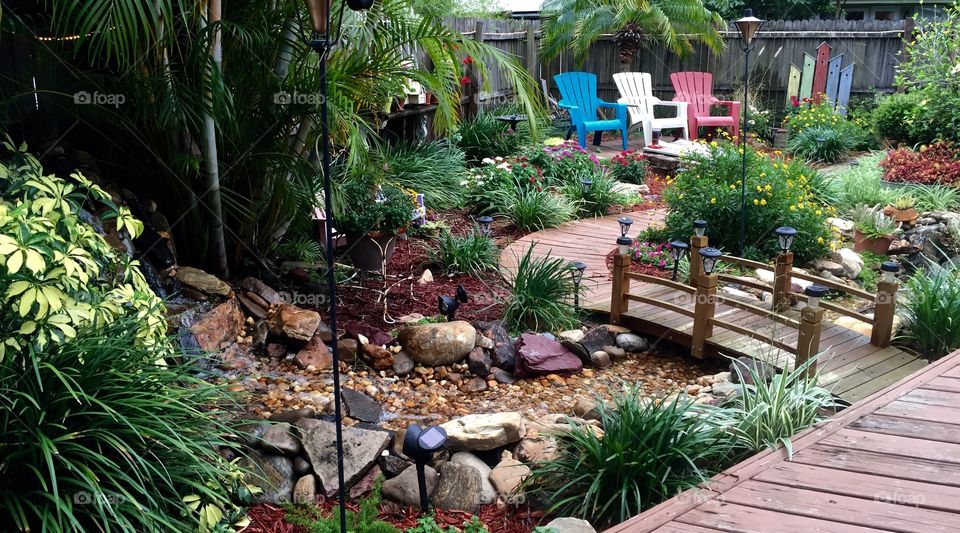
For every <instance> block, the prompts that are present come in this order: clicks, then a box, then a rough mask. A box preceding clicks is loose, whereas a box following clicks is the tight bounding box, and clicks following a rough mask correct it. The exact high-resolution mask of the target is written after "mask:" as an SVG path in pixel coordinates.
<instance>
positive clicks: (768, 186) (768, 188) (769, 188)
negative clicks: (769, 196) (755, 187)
mask: <svg viewBox="0 0 960 533" xmlns="http://www.w3.org/2000/svg"><path fill="white" fill-rule="evenodd" d="M763 188H764V189H766V190H768V191H772V190H773V187H772V186H771V185H770V184H769V183H768V184H766V185H764V186H763Z"/></svg>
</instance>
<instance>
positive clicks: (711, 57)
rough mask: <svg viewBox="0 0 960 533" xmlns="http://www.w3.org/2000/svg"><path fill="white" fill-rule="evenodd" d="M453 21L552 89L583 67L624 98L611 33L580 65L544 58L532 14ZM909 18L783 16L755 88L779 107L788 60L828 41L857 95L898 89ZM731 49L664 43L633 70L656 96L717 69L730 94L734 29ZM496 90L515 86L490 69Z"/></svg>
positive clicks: (736, 56)
mask: <svg viewBox="0 0 960 533" xmlns="http://www.w3.org/2000/svg"><path fill="white" fill-rule="evenodd" d="M447 24H448V25H449V26H450V27H452V28H455V29H457V30H459V31H461V32H463V33H464V34H466V35H468V36H471V37H473V38H475V39H476V38H479V39H482V40H483V41H485V42H487V43H489V44H492V45H494V46H496V47H497V48H500V49H501V50H504V51H507V52H509V53H511V54H513V55H515V56H517V57H518V59H519V60H520V62H521V63H522V64H524V65H525V66H526V67H527V69H528V70H529V71H530V72H531V74H533V76H534V79H536V80H539V79H545V80H548V82H549V86H550V90H551V92H553V93H554V95H555V92H556V89H555V86H554V84H553V81H552V77H553V75H554V74H557V73H560V72H564V71H570V70H583V71H587V72H593V73H595V74H596V75H597V78H598V84H599V92H600V97H601V98H604V99H606V100H614V101H615V100H616V98H617V97H618V96H619V95H618V94H617V90H616V87H615V86H614V84H613V74H614V73H616V72H619V71H620V70H621V65H620V61H619V53H618V47H617V45H616V43H614V42H613V41H612V36H605V37H603V38H601V40H600V41H598V42H597V43H595V44H594V46H593V49H592V50H591V52H590V54H589V57H588V58H587V59H586V60H585V61H584V62H583V64H578V63H577V62H576V61H575V59H574V58H573V56H572V55H571V54H569V53H564V54H561V55H560V56H558V57H556V58H553V59H551V60H550V61H548V62H542V61H540V59H539V57H538V55H537V51H538V47H539V40H540V22H539V21H528V20H477V19H462V18H458V19H448V20H447ZM909 24H910V21H902V20H901V21H878V20H867V21H847V20H802V21H785V22H784V21H777V22H770V23H768V24H766V25H765V26H764V28H763V31H761V32H760V34H759V36H758V38H757V39H758V40H757V45H756V48H755V49H754V51H753V53H752V54H751V58H750V84H751V87H752V88H756V90H751V92H752V93H754V94H756V95H759V97H760V98H761V99H762V100H763V101H764V102H765V103H766V104H767V106H768V107H769V108H770V109H772V110H774V111H775V112H776V113H778V114H779V113H780V112H781V111H782V108H783V102H784V100H785V95H786V89H787V83H788V77H789V73H790V64H791V63H793V64H795V65H797V66H798V67H802V66H803V57H804V53H808V54H815V53H816V49H817V46H819V45H820V43H822V42H826V43H828V44H829V45H830V46H831V47H832V49H833V53H834V55H838V54H843V55H844V65H847V64H849V63H853V64H855V65H856V67H855V73H854V79H853V86H852V94H854V95H861V96H862V95H869V94H873V93H876V92H892V91H893V90H894V85H893V83H894V76H895V67H896V65H897V64H898V62H899V57H900V54H901V53H902V50H903V47H904V39H903V35H904V33H905V32H908V31H910V29H909V26H908V25H909ZM722 35H723V37H724V39H725V41H726V48H725V49H724V50H723V51H721V52H719V53H717V54H714V53H712V52H710V51H709V50H707V49H706V47H704V46H702V45H696V46H695V52H694V53H693V54H690V55H689V56H687V57H685V58H683V59H680V58H679V57H678V56H677V55H676V54H673V53H672V52H670V51H668V50H667V49H666V48H665V47H664V46H663V45H659V44H653V45H650V46H647V47H645V48H643V49H642V50H641V51H640V52H639V53H638V54H637V56H636V57H634V59H633V63H632V64H631V65H630V68H629V69H628V70H631V71H640V72H649V73H650V74H651V75H652V78H653V85H654V89H655V91H658V93H657V94H658V95H660V96H661V97H663V98H671V97H672V96H673V88H672V86H671V85H670V73H672V72H677V71H682V70H695V71H705V72H712V73H713V75H714V85H715V88H716V91H717V92H718V93H720V94H724V93H726V94H730V93H732V92H734V91H735V90H736V89H737V88H739V87H741V86H742V83H743V66H744V65H743V57H744V54H743V52H742V50H741V49H740V44H739V42H740V41H739V37H738V35H737V32H736V30H734V29H730V30H727V31H724V32H722ZM490 74H491V75H490V78H489V79H488V80H487V81H488V82H489V86H490V90H489V91H488V92H487V93H484V94H481V95H480V103H481V105H495V104H497V103H504V102H506V101H509V95H510V94H512V92H511V89H510V87H508V86H506V85H505V84H504V83H503V80H502V79H501V77H500V73H499V72H498V71H497V70H496V69H494V70H493V71H492V72H491V73H490Z"/></svg>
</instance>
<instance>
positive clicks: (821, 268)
mask: <svg viewBox="0 0 960 533" xmlns="http://www.w3.org/2000/svg"><path fill="white" fill-rule="evenodd" d="M813 269H814V270H816V271H817V272H829V273H830V274H832V275H834V276H843V275H844V273H845V272H846V270H845V269H844V268H843V265H841V264H840V263H835V262H833V261H830V260H829V259H817V260H816V261H814V262H813Z"/></svg>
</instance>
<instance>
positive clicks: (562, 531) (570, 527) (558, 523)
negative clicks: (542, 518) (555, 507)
mask: <svg viewBox="0 0 960 533" xmlns="http://www.w3.org/2000/svg"><path fill="white" fill-rule="evenodd" d="M544 529H545V530H547V531H550V530H553V532H554V533H597V530H596V529H593V526H591V525H590V522H587V521H586V520H583V519H581V518H573V517H572V516H564V517H561V518H554V519H553V520H551V521H550V522H549V523H548V524H547V525H546V526H544Z"/></svg>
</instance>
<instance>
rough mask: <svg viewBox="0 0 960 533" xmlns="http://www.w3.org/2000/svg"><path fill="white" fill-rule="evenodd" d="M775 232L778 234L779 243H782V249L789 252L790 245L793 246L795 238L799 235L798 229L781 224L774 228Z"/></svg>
mask: <svg viewBox="0 0 960 533" xmlns="http://www.w3.org/2000/svg"><path fill="white" fill-rule="evenodd" d="M774 233H776V234H777V243H778V244H780V251H782V252H783V253H787V252H789V251H790V247H791V246H793V239H794V237H796V236H797V230H795V229H793V228H791V227H790V226H781V227H779V228H777V229H776V230H774Z"/></svg>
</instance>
